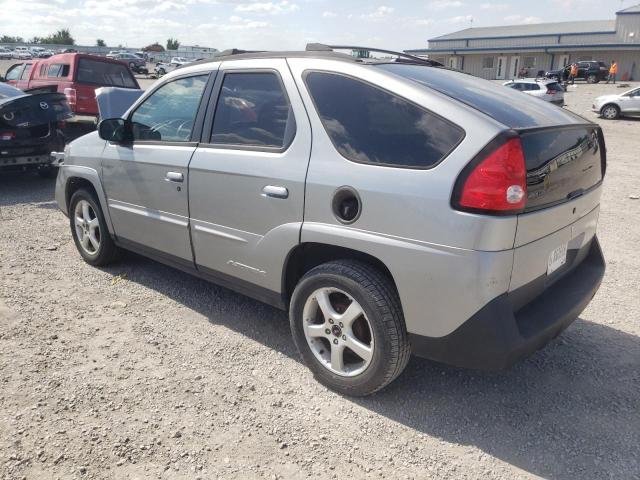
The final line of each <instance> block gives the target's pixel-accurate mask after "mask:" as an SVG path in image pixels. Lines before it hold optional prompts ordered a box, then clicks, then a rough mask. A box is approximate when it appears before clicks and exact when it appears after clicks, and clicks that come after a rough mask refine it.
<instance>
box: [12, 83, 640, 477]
mask: <svg viewBox="0 0 640 480" xmlns="http://www.w3.org/2000/svg"><path fill="white" fill-rule="evenodd" d="M610 91H618V89H617V88H616V87H614V86H612V85H608V86H607V85H584V84H580V85H579V86H578V87H577V88H576V89H570V93H568V94H567V102H568V104H569V106H570V108H571V109H572V110H574V111H576V112H578V113H580V114H585V115H586V116H587V118H590V119H595V116H594V115H592V114H591V113H589V111H588V110H589V106H590V104H591V99H592V98H593V97H595V96H596V95H600V94H604V93H606V92H610ZM601 123H602V125H603V128H604V131H605V137H606V139H607V144H608V158H609V169H608V172H607V178H606V183H605V189H604V197H603V200H602V212H601V217H600V226H599V234H600V239H601V242H602V246H603V249H604V252H605V256H606V258H607V262H608V270H607V274H606V277H605V280H604V283H603V286H602V288H601V290H600V292H599V293H598V294H597V296H596V297H595V299H594V301H593V302H592V303H591V305H590V306H589V307H588V308H587V310H586V311H585V312H584V313H583V314H582V315H581V316H580V318H579V319H578V320H577V321H576V322H575V324H574V325H573V326H572V327H570V328H569V329H568V330H567V331H566V332H565V333H564V334H563V335H561V337H559V338H558V339H556V340H555V341H553V342H552V343H551V344H550V345H549V346H548V347H547V348H546V349H544V350H543V351H540V352H538V353H536V354H535V355H533V356H532V357H531V358H530V359H528V360H526V361H524V362H522V363H520V364H518V365H517V366H516V367H515V368H513V369H512V370H510V371H508V372H504V373H500V374H482V373H477V372H472V371H467V370H460V369H455V368H449V367H445V366H442V365H439V364H436V363H433V362H428V361H425V360H420V359H412V361H411V362H410V364H409V366H408V368H407V370H406V371H405V373H404V374H403V375H402V376H401V377H400V378H399V379H398V380H397V381H396V382H395V383H393V384H392V385H391V387H390V388H388V389H387V390H385V391H383V392H382V393H380V394H377V395H375V396H373V397H370V398H367V399H357V400H354V399H351V398H345V397H342V396H339V395H336V394H334V393H331V392H329V391H327V390H326V389H324V388H323V387H322V386H320V385H319V384H317V383H316V382H315V381H314V380H313V378H312V377H311V375H310V374H309V372H308V371H307V370H306V368H305V367H304V366H303V365H301V364H300V361H299V359H298V356H297V354H296V352H295V350H294V347H293V344H292V341H291V338H290V335H289V328H288V322H287V317H286V314H285V313H283V312H280V311H277V310H275V309H272V308H270V307H267V306H264V305H262V304H259V303H257V302H254V301H252V300H249V299H247V298H244V297H242V296H240V295H237V294H234V293H231V292H229V291H227V290H224V289H222V288H218V287H216V286H214V285H210V284H207V283H205V282H203V281H200V280H197V279H194V278H192V277H189V276H187V275H185V274H182V273H179V272H177V271H175V270H172V269H170V268H167V267H164V266H162V265H159V264H157V263H154V262H152V261H150V260H146V259H144V258H142V257H138V256H135V255H127V256H126V257H125V259H124V261H123V262H121V263H119V264H118V265H116V266H113V267H110V268H106V269H96V268H92V267H90V266H88V265H86V264H84V263H83V262H82V261H81V260H80V256H79V255H78V254H77V252H76V250H75V247H74V245H73V242H72V241H71V236H70V233H69V226H68V221H67V219H66V218H65V217H64V216H63V215H62V214H61V213H60V212H59V211H58V210H57V209H56V205H55V202H54V200H53V188H54V182H53V181H52V180H43V179H41V178H39V177H37V176H36V175H24V174H23V175H17V174H15V175H13V174H12V175H3V176H0V278H1V280H0V477H1V478H7V479H20V478H26V479H37V480H40V479H50V478H51V479H53V478H64V479H71V478H118V479H134V478H138V479H142V478H182V479H193V478H202V479H210V478H224V479H253V478H268V479H274V478H275V479H277V478H287V479H289V478H292V479H299V478H374V479H375V478H394V479H395V478H415V479H422V478H468V479H479V478H482V479H486V478H503V479H512V478H535V477H542V478H552V479H581V480H582V479H605V478H611V479H616V480H619V479H638V478H640V457H639V452H640V448H639V446H640V338H639V336H640V294H639V293H638V292H639V291H640V253H639V249H638V245H640V200H633V199H631V198H630V196H632V195H639V194H640V169H639V168H638V167H639V165H638V161H639V158H638V151H639V150H640V120H638V121H634V120H620V121H615V122H601Z"/></svg>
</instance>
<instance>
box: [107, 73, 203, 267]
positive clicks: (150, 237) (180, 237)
mask: <svg viewBox="0 0 640 480" xmlns="http://www.w3.org/2000/svg"><path fill="white" fill-rule="evenodd" d="M209 77H210V75H209V72H206V73H197V74H191V75H185V76H181V77H179V78H174V79H171V80H170V81H168V82H166V83H164V84H162V85H160V86H159V87H157V88H156V89H155V90H154V91H153V92H151V94H149V95H148V96H146V97H145V98H144V100H142V102H141V103H140V104H139V105H137V107H136V108H135V109H134V110H133V111H132V112H131V113H130V114H129V115H128V120H129V122H130V125H131V130H132V137H133V141H132V142H131V143H130V144H124V145H120V144H114V143H110V142H109V143H107V145H106V147H105V149H104V153H103V161H102V169H103V182H104V188H105V191H106V195H107V199H108V201H107V203H108V208H109V213H110V215H111V220H112V223H113V228H114V230H115V234H116V236H117V238H118V240H119V241H121V242H122V243H126V244H128V245H129V246H130V247H131V248H134V249H135V248H137V249H142V250H146V251H149V252H150V253H155V254H158V255H161V256H163V257H165V258H166V259H167V260H171V261H174V262H177V263H183V264H189V265H191V266H192V265H193V255H192V252H191V242H190V238H189V207H188V194H189V192H188V182H187V175H188V166H189V161H190V160H191V156H192V155H193V152H194V151H195V149H196V145H197V143H196V142H195V141H194V138H195V137H194V135H199V127H198V125H200V126H201V123H202V118H203V115H204V111H203V110H202V111H201V103H202V98H203V96H204V95H205V89H206V86H207V83H208V81H209ZM210 86H211V85H210ZM199 112H201V113H200V116H198V113H199Z"/></svg>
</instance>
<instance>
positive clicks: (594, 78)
mask: <svg viewBox="0 0 640 480" xmlns="http://www.w3.org/2000/svg"><path fill="white" fill-rule="evenodd" d="M598 81H599V80H598V77H597V76H595V75H593V74H592V75H589V76H588V77H587V83H598Z"/></svg>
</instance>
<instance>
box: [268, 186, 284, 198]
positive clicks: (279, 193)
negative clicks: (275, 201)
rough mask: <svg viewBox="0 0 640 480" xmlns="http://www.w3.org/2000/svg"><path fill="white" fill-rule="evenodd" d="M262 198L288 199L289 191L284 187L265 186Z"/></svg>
mask: <svg viewBox="0 0 640 480" xmlns="http://www.w3.org/2000/svg"><path fill="white" fill-rule="evenodd" d="M262 196H263V197H270V198H288V197H289V190H287V189H286V188H285V187H278V186H276V185H267V186H266V187H264V188H263V189H262Z"/></svg>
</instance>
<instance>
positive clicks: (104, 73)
mask: <svg viewBox="0 0 640 480" xmlns="http://www.w3.org/2000/svg"><path fill="white" fill-rule="evenodd" d="M76 80H77V81H78V82H80V83H91V84H94V85H105V86H109V87H124V88H138V86H137V85H136V81H135V79H134V78H133V75H132V74H131V72H130V71H129V68H128V67H127V66H126V65H123V64H121V63H111V62H100V61H97V60H91V59H88V58H81V59H80V60H79V61H78V73H77V75H76Z"/></svg>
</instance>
